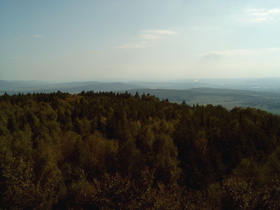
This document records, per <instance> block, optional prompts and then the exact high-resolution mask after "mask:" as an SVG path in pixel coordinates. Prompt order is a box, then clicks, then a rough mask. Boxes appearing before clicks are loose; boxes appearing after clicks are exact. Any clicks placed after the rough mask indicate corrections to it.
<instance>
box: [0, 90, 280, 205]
mask: <svg viewBox="0 0 280 210" xmlns="http://www.w3.org/2000/svg"><path fill="white" fill-rule="evenodd" d="M0 172H1V173H0V189H1V192H0V208H1V209H13V208H14V209H27V208H29V209H42V208H44V209H76V208H78V209H209V208H218V209H261V208H266V209H280V202H279V200H280V180H279V177H280V176H279V175H280V116H278V115H273V114H270V113H268V112H265V111H262V110H258V109H253V108H239V107H236V108H234V109H232V110H230V111H229V110H227V109H225V108H224V107H222V106H219V105H218V106H213V105H206V106H200V105H194V106H189V105H187V104H186V103H185V102H183V103H182V104H177V103H170V102H169V101H168V100H159V99H158V98H156V97H154V96H151V95H149V94H142V95H139V94H138V93H136V94H135V95H131V94H128V93H123V94H120V93H113V92H98V93H95V92H93V91H89V92H85V91H83V92H81V93H80V94H68V93H62V92H56V93H36V94H35V93H34V94H17V95H12V96H10V95H8V94H4V95H2V96H0Z"/></svg>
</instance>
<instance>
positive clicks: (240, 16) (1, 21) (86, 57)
mask: <svg viewBox="0 0 280 210" xmlns="http://www.w3.org/2000/svg"><path fill="white" fill-rule="evenodd" d="M279 26H280V6H279V1H276V0H266V1H263V0H254V1H249V0H245V1H244V0H235V1H222V0H215V1H210V0H196V1H194V0H186V1H183V0H172V1H171V0H161V1H158V0H143V1H134V0H120V1H113V0H105V1H73V0H70V1H30V0H27V1H19V0H15V1H0V31H1V32H0V46H1V47H0V60H1V62H0V79H1V80H9V81H11V80H39V81H48V82H69V81H90V80H94V81H128V80H129V81H130V80H146V81H147V80H148V81H166V80H177V79H201V78H275V77H280V71H279V64H280V63H279V55H280V41H279V35H280V27H279Z"/></svg>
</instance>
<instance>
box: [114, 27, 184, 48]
mask: <svg viewBox="0 0 280 210" xmlns="http://www.w3.org/2000/svg"><path fill="white" fill-rule="evenodd" d="M178 34H179V33H178V32H176V31H171V30H142V31H140V32H139V34H138V37H139V41H138V42H135V43H125V44H123V45H121V46H119V47H117V48H121V49H145V48H150V47H154V46H156V44H157V41H158V40H161V39H163V38H165V37H167V36H172V35H178Z"/></svg>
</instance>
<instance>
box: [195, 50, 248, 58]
mask: <svg viewBox="0 0 280 210" xmlns="http://www.w3.org/2000/svg"><path fill="white" fill-rule="evenodd" d="M250 53H251V51H250V50H246V49H240V50H223V51H210V52H206V53H202V54H200V55H199V56H200V57H202V58H206V59H216V58H222V57H228V56H237V55H246V54H250Z"/></svg>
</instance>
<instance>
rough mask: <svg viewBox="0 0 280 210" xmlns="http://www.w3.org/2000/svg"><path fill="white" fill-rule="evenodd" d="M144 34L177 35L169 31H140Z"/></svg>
mask: <svg viewBox="0 0 280 210" xmlns="http://www.w3.org/2000/svg"><path fill="white" fill-rule="evenodd" d="M142 32H143V33H145V34H154V35H177V34H179V33H178V32H176V31H171V30H143V31H142Z"/></svg>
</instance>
